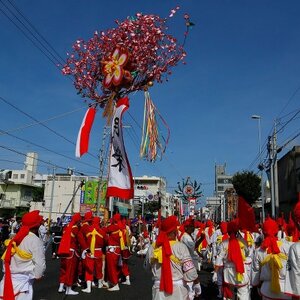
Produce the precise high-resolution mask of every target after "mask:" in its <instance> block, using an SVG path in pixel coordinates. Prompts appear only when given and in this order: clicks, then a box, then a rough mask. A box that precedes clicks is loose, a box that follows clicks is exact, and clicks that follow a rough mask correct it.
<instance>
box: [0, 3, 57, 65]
mask: <svg viewBox="0 0 300 300" xmlns="http://www.w3.org/2000/svg"><path fill="white" fill-rule="evenodd" d="M0 2H1V3H2V4H3V5H4V6H5V7H6V8H7V6H6V5H5V4H4V3H3V1H2V0H0ZM0 11H1V12H2V13H3V14H4V15H5V16H6V17H7V18H8V19H9V20H10V21H11V22H12V23H13V24H14V25H15V26H16V27H17V28H18V29H19V30H20V31H21V32H22V33H23V35H24V36H25V37H26V38H27V39H28V40H29V41H31V43H32V44H33V45H34V46H35V47H36V48H37V49H39V50H40V51H41V52H42V53H43V54H44V55H45V56H46V57H47V58H48V59H49V60H50V61H51V62H52V63H53V64H54V65H55V67H56V68H59V67H58V62H57V61H55V60H53V58H51V56H53V55H52V54H51V53H50V56H49V54H47V53H46V52H45V50H43V49H42V48H41V47H40V46H39V45H38V44H37V43H36V42H35V41H34V39H32V38H31V37H30V36H29V35H28V33H26V31H25V30H24V29H23V28H21V27H20V26H19V24H17V23H16V22H15V21H14V20H13V19H12V18H11V17H10V16H9V15H8V14H7V13H6V12H5V11H4V10H3V9H2V8H0ZM8 11H10V10H9V9H8ZM10 13H11V14H13V13H12V12H11V11H10ZM21 23H22V22H21ZM25 28H26V27H25ZM33 36H34V35H33ZM34 38H35V39H36V37H35V36H34ZM38 42H39V41H38ZM42 47H43V48H45V47H44V46H42ZM47 51H48V50H47ZM48 52H49V51H48Z"/></svg>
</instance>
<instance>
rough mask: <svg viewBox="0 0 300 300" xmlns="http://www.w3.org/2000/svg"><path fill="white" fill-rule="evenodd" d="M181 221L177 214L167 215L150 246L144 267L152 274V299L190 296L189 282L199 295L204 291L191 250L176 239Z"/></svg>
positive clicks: (177, 299) (184, 298) (162, 299)
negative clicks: (154, 241) (153, 242)
mask: <svg viewBox="0 0 300 300" xmlns="http://www.w3.org/2000/svg"><path fill="white" fill-rule="evenodd" d="M178 225H179V223H178V221H177V218H176V217H175V216H170V217H168V218H166V219H164V220H163V221H162V222H161V230H160V233H159V235H158V237H157V240H156V243H155V244H153V245H151V246H150V247H149V251H148V253H147V256H146V259H145V267H146V268H151V270H152V274H153V279H154V284H153V287H152V299H153V300H164V299H168V300H186V299H188V297H189V289H188V286H187V284H186V283H192V284H193V285H194V286H195V290H196V291H197V294H196V296H198V295H200V294H201V287H200V282H199V279H198V274H197V270H196V268H195V266H194V264H193V261H192V258H191V256H190V253H189V250H188V248H187V247H186V245H184V244H183V243H181V242H179V241H177V240H176V237H177V226H178Z"/></svg>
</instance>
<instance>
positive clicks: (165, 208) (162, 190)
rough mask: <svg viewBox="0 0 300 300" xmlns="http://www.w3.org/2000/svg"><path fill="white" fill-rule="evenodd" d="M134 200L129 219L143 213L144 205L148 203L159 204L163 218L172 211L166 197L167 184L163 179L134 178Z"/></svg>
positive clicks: (168, 198) (152, 177)
mask: <svg viewBox="0 0 300 300" xmlns="http://www.w3.org/2000/svg"><path fill="white" fill-rule="evenodd" d="M133 180H134V199H133V210H132V214H131V217H136V216H138V215H139V214H143V213H145V211H144V206H145V203H147V202H150V201H156V202H159V203H160V205H161V213H162V216H163V217H166V215H167V214H169V213H170V211H171V210H172V209H171V208H170V205H171V204H170V197H167V191H166V188H167V182H166V179H165V178H164V177H156V176H142V177H134V178H133Z"/></svg>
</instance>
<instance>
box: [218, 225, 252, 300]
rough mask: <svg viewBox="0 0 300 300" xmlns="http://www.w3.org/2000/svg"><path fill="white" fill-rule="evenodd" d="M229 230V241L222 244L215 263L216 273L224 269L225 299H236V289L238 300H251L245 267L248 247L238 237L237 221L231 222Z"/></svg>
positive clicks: (228, 226) (248, 279)
mask: <svg viewBox="0 0 300 300" xmlns="http://www.w3.org/2000/svg"><path fill="white" fill-rule="evenodd" d="M227 230H228V234H229V239H226V240H224V241H222V242H221V244H220V252H219V253H218V255H217V257H216V263H215V273H218V270H219V268H220V267H223V295H224V298H223V299H234V289H235V288H236V290H237V297H238V299H240V300H250V285H249V283H250V278H249V275H248V274H247V270H246V265H245V260H246V257H247V255H248V249H247V245H246V243H245V241H244V240H242V239H238V238H237V237H236V235H237V233H238V222H237V221H231V222H229V223H228V225H227Z"/></svg>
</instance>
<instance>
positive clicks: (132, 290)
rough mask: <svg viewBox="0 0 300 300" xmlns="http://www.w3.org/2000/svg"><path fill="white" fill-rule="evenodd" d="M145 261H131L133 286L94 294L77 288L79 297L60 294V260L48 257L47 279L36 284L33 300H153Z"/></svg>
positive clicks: (96, 291)
mask: <svg viewBox="0 0 300 300" xmlns="http://www.w3.org/2000/svg"><path fill="white" fill-rule="evenodd" d="M142 263H143V260H142V259H141V258H138V257H136V256H134V257H132V258H131V259H130V266H129V267H130V270H131V273H132V274H131V286H127V285H122V284H120V291H117V292H109V291H107V290H106V289H98V288H93V289H92V293H90V294H86V293H83V292H81V288H79V287H77V288H75V290H76V291H78V292H79V294H78V295H77V296H66V295H65V294H59V293H58V292H57V289H58V273H59V259H57V260H52V259H51V258H50V257H49V256H48V255H47V270H46V274H45V277H44V278H43V279H42V280H41V281H39V282H36V283H35V284H34V297H33V300H59V299H80V300H85V299H90V300H91V299H95V298H98V299H111V300H133V299H135V300H136V299H143V300H151V286H152V282H151V273H148V272H146V271H145V270H144V269H143V267H142Z"/></svg>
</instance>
